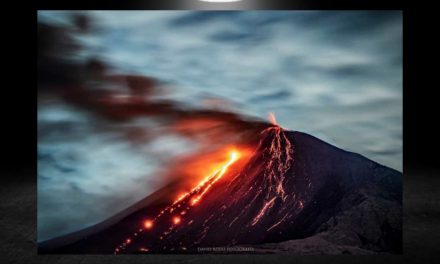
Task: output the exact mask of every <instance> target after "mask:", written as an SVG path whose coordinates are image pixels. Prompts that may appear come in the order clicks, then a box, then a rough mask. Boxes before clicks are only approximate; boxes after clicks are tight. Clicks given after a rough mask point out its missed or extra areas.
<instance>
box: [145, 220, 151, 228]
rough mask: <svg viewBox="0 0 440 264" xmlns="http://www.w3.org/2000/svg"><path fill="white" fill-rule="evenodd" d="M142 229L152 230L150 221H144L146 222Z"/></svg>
mask: <svg viewBox="0 0 440 264" xmlns="http://www.w3.org/2000/svg"><path fill="white" fill-rule="evenodd" d="M144 227H145V228H146V229H150V228H152V227H153V222H152V221H150V220H146V221H145V222H144Z"/></svg>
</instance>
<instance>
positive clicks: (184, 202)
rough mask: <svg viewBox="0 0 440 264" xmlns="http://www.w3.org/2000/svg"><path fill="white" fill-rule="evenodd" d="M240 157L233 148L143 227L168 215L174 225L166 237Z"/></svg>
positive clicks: (128, 240)
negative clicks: (212, 170)
mask: <svg viewBox="0 0 440 264" xmlns="http://www.w3.org/2000/svg"><path fill="white" fill-rule="evenodd" d="M238 159H240V152H239V151H237V150H232V151H230V153H229V159H228V160H227V162H226V163H224V164H223V165H221V166H220V167H219V168H218V169H216V170H215V171H214V172H213V173H212V174H211V175H209V176H207V177H206V178H204V179H203V180H202V181H201V182H200V183H199V184H197V185H196V186H195V187H194V188H193V189H192V190H191V191H190V192H187V193H185V194H183V195H181V196H179V197H178V198H177V199H176V200H175V201H174V202H173V203H172V204H171V205H169V206H168V207H166V208H165V209H163V210H162V211H160V213H159V214H158V215H157V216H156V217H155V218H154V219H153V220H145V221H144V223H143V227H144V228H145V229H151V228H153V226H154V222H157V221H159V220H160V219H161V218H162V217H165V216H168V217H171V223H172V225H171V226H170V227H169V228H168V230H166V231H165V232H163V233H162V236H161V237H160V239H161V240H162V239H164V237H165V236H167V235H168V234H170V233H171V232H172V231H173V229H174V228H175V227H176V226H177V225H179V224H180V223H181V222H182V221H183V219H182V217H181V216H182V215H185V214H186V212H187V211H188V210H190V209H191V207H192V206H195V205H196V204H197V203H199V202H200V201H201V200H202V198H203V196H204V195H205V194H206V193H207V192H208V191H209V189H210V188H211V187H212V186H213V185H214V184H215V183H216V182H217V181H218V180H219V179H220V178H222V176H223V175H224V174H225V173H226V172H227V170H228V168H229V167H230V166H231V165H232V164H233V163H234V162H236V161H237V160H238ZM182 208H184V209H183V210H182ZM178 209H180V210H179V211H180V212H179V214H180V215H181V216H176V215H174V216H173V212H174V211H176V210H178ZM144 231H145V230H144V229H142V228H141V229H139V230H138V232H136V233H134V234H133V236H138V235H139V234H140V233H143V232H144ZM132 239H133V238H132V237H128V238H126V239H125V241H124V242H123V243H121V244H120V245H118V246H117V247H116V248H115V249H114V252H113V253H114V254H119V253H121V251H124V250H125V249H126V248H127V246H128V244H130V243H131V242H132ZM140 251H143V252H147V250H140Z"/></svg>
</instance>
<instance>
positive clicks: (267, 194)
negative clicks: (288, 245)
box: [114, 114, 302, 254]
mask: <svg viewBox="0 0 440 264" xmlns="http://www.w3.org/2000/svg"><path fill="white" fill-rule="evenodd" d="M270 119H271V122H272V124H273V125H272V126H269V127H267V128H266V129H264V130H262V131H261V132H260V142H259V144H258V146H256V148H255V150H254V152H253V153H252V154H250V152H249V151H248V150H247V149H245V148H243V149H241V148H237V147H235V148H227V151H226V153H227V156H228V158H227V159H225V160H224V162H223V163H221V164H219V165H218V166H216V167H215V168H214V169H213V170H212V173H209V174H208V176H206V177H205V178H203V179H202V180H201V181H200V182H199V183H198V184H196V185H195V187H193V188H192V189H191V190H190V191H188V192H186V193H184V194H182V195H180V196H179V197H178V198H177V199H176V200H175V201H174V202H172V203H171V204H170V205H169V206H167V207H166V208H165V209H163V210H161V211H160V212H159V213H158V214H157V215H156V216H155V217H154V218H151V219H146V220H145V221H144V223H143V227H142V228H140V229H138V230H137V232H135V233H134V234H133V236H130V237H128V238H126V239H125V240H124V242H123V243H121V244H120V245H119V246H117V247H116V248H115V250H114V253H115V254H118V253H121V252H124V251H130V252H131V251H132V250H133V249H134V248H139V247H142V248H143V249H144V250H139V249H134V250H136V251H137V252H140V251H143V252H146V250H145V249H147V250H148V252H155V251H157V250H167V246H168V248H174V246H173V243H177V244H176V246H178V247H180V249H181V250H186V247H187V246H190V247H193V246H195V245H196V244H198V243H201V242H202V240H203V239H208V238H207V236H208V233H210V234H209V236H216V235H215V234H214V233H215V232H216V231H215V230H216V229H217V228H219V227H221V226H228V227H229V228H230V229H231V231H232V230H238V232H239V233H240V232H244V231H243V230H247V231H246V232H251V231H252V230H253V229H254V228H256V227H257V226H259V227H258V228H261V227H262V228H263V230H266V231H267V232H269V231H270V230H272V229H274V228H275V227H276V226H278V225H279V224H280V223H282V222H283V221H287V220H288V219H289V217H292V216H293V215H294V213H292V208H293V211H294V212H297V210H301V209H302V206H301V205H302V201H301V199H299V198H298V197H295V194H294V193H292V191H291V190H286V186H287V183H288V182H289V181H290V182H291V181H292V180H294V178H293V175H291V176H292V177H287V175H288V171H289V169H290V168H291V166H292V164H293V144H292V143H291V141H290V140H289V138H288V136H287V135H286V132H285V130H284V129H283V128H282V127H280V126H279V125H278V124H277V123H276V121H275V116H274V115H273V114H272V115H271V117H270ZM238 149H240V150H238ZM223 153H224V152H223ZM239 160H240V165H243V166H242V167H241V166H240V169H239V170H234V172H235V174H234V175H230V176H233V177H227V181H222V182H223V183H222V184H218V183H219V181H220V179H222V178H223V176H224V175H225V174H226V173H227V172H228V170H229V169H230V168H231V166H232V165H234V168H237V167H238V165H237V166H235V163H237V161H239ZM251 171H253V172H252V173H251V174H249V173H248V172H251ZM236 190H239V191H236ZM208 194H209V195H208ZM289 195H291V199H289V201H286V199H287V197H288V196H289ZM208 196H209V197H208ZM205 197H206V199H205ZM195 206H197V207H198V209H197V210H196V209H195V208H194V207H195ZM199 207H200V208H199ZM274 207H276V208H278V209H276V210H275V208H274ZM280 208H281V209H280ZM286 208H287V209H288V210H287V209H286ZM289 208H290V209H289ZM274 210H275V211H277V210H279V212H280V213H281V214H282V215H281V214H280V215H279V217H278V216H277V217H274V218H273V219H272V218H270V217H267V218H266V219H265V220H264V221H263V220H262V219H263V218H264V217H265V216H267V215H268V214H269V213H273V212H274ZM285 211H286V212H285ZM200 212H203V213H200ZM185 218H186V219H185ZM238 222H240V224H238V225H237V223H238ZM261 222H263V223H261ZM150 229H154V230H151V231H150V232H147V231H149V230H150ZM141 234H142V235H143V236H142V237H140V235H141ZM185 234H186V235H185ZM232 234H234V233H232ZM185 236H186V238H185ZM217 236H218V235H217ZM134 237H137V238H138V239H139V240H141V241H139V242H137V243H136V244H134V241H133V239H134ZM188 237H193V238H194V239H193V241H190V242H188V241H186V240H187V239H188ZM142 241H148V243H147V244H144V243H143V242H142ZM209 241H213V240H211V238H209ZM214 241H215V240H214ZM231 241H235V239H234V238H233V239H231ZM219 243H220V244H221V243H224V241H219ZM231 243H234V242H231ZM129 244H130V249H127V248H128V246H129ZM149 246H151V247H152V248H151V247H149ZM170 250H171V249H170Z"/></svg>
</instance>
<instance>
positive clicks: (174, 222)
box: [173, 216, 182, 225]
mask: <svg viewBox="0 0 440 264" xmlns="http://www.w3.org/2000/svg"><path fill="white" fill-rule="evenodd" d="M180 221H182V219H180V217H178V216H175V217H173V224H175V225H177V224H179V223H180Z"/></svg>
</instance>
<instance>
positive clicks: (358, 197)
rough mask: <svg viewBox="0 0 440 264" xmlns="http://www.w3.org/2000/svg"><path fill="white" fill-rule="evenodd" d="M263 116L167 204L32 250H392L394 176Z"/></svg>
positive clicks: (149, 204)
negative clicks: (243, 141) (255, 131)
mask: <svg viewBox="0 0 440 264" xmlns="http://www.w3.org/2000/svg"><path fill="white" fill-rule="evenodd" d="M271 121H272V125H271V126H269V127H267V128H265V129H263V130H262V131H261V132H260V140H259V143H258V144H256V145H255V146H254V147H253V148H252V147H249V146H246V147H243V146H232V147H230V146H228V147H225V148H223V149H221V150H220V151H219V153H220V154H219V155H223V161H222V162H220V163H218V164H208V167H210V169H209V171H210V173H209V174H207V175H205V176H204V178H203V179H202V180H201V181H200V182H198V183H197V184H195V185H194V186H193V188H192V189H191V190H190V191H188V192H185V193H182V194H181V195H179V196H178V198H177V199H175V200H174V201H171V202H170V203H169V204H168V205H166V203H167V202H166V201H167V198H166V197H169V194H170V193H175V192H176V191H177V192H179V191H180V190H176V187H167V188H164V189H162V190H159V191H158V192H156V193H155V194H153V195H151V196H149V197H147V198H146V199H144V200H143V201H141V202H139V203H138V204H137V205H135V206H133V207H132V208H129V209H127V210H126V211H124V212H121V213H120V214H118V215H116V216H115V217H113V218H112V219H110V220H107V221H106V222H103V223H101V224H98V225H97V226H95V227H93V228H92V229H89V230H88V231H82V232H81V231H80V232H77V233H74V234H71V235H68V236H64V237H61V238H58V239H54V240H51V241H47V242H43V243H40V251H41V252H47V253H113V254H126V253H138V254H143V253H147V254H149V253H187V252H188V253H197V252H199V249H200V248H206V247H234V246H241V245H251V246H252V248H253V250H255V251H257V252H278V251H285V250H286V247H287V250H288V251H292V252H296V253H305V254H309V253H310V254H317V253H318V254H319V253H323V252H327V251H329V252H330V253H341V252H349V253H354V254H356V253H360V254H368V253H372V252H380V251H387V252H388V251H389V252H399V251H400V240H401V234H400V232H401V223H400V220H399V218H400V217H401V199H400V198H401V174H400V173H399V172H397V171H394V170H392V169H389V168H386V167H383V166H381V165H379V164H377V163H375V162H372V161H370V160H368V159H366V158H364V157H362V156H360V155H357V154H354V153H349V152H345V151H343V150H341V149H338V148H335V147H333V146H331V145H329V144H327V143H325V142H322V141H320V140H319V139H316V138H314V137H312V136H309V135H307V134H304V133H300V132H292V131H287V130H285V129H283V128H282V127H280V126H279V125H278V124H277V123H276V121H275V117H274V116H272V118H271ZM365 221H367V222H369V225H367V226H368V229H366V228H365V227H364V225H365V223H364V222H365ZM90 230H94V231H93V232H91V231H90ZM96 230H98V231H96ZM315 240H316V241H315ZM286 241H287V242H286ZM311 241H312V246H310V243H311ZM313 241H315V242H313ZM268 243H272V244H268ZM274 243H275V244H274ZM283 243H293V244H292V245H294V246H293V248H289V246H286V245H285V244H283ZM300 244H304V245H307V247H308V249H307V250H306V251H304V249H303V248H302V247H301V246H300ZM274 245H275V246H274ZM276 245H283V246H279V247H278V246H276ZM327 253H328V252H327Z"/></svg>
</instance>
